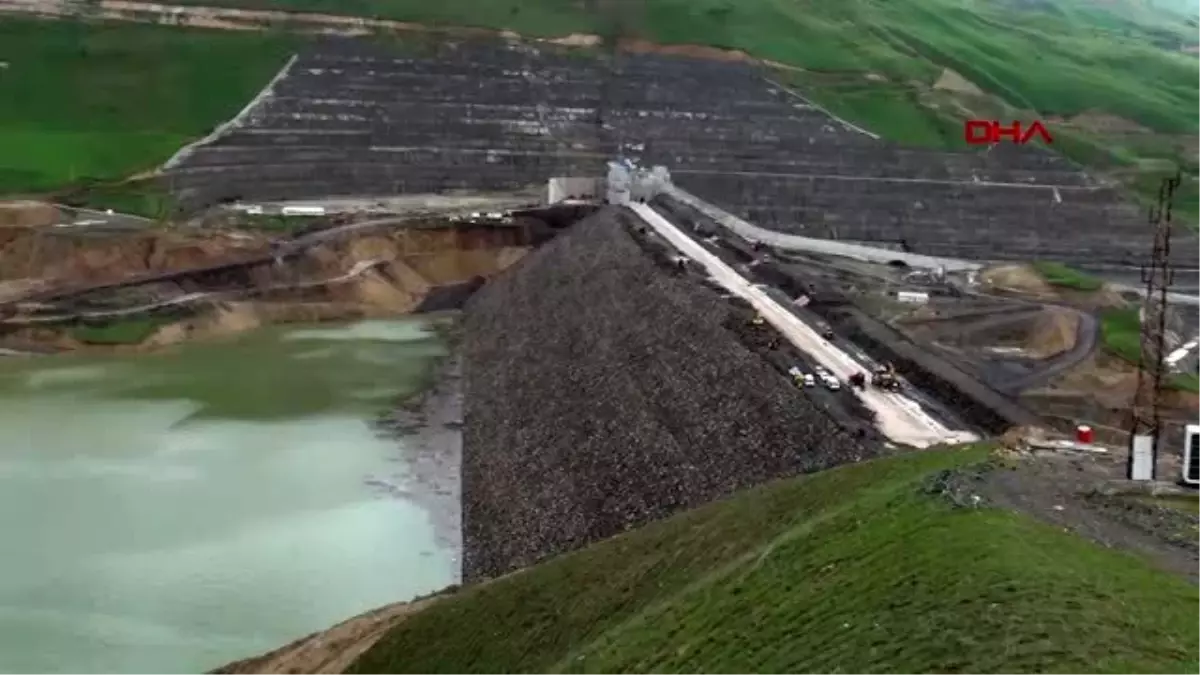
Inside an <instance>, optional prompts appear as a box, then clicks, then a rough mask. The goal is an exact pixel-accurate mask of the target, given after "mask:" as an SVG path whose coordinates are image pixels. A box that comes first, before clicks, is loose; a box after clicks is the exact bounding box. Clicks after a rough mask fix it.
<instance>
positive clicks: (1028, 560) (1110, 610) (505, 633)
mask: <svg viewBox="0 0 1200 675" xmlns="http://www.w3.org/2000/svg"><path fill="white" fill-rule="evenodd" d="M985 454H986V450H984V449H982V448H972V449H966V450H963V449H957V450H946V451H931V452H925V453H919V454H910V455H906V456H903V457H900V458H894V459H887V460H878V461H874V462H869V463H864V464H859V465H854V466H849V467H843V468H840V469H835V470H832V471H828V472H824V473H821V474H817V475H814V476H811V477H804V478H798V479H792V480H785V481H779V482H775V483H773V484H770V485H767V486H763V487H760V488H756V489H753V490H749V491H746V492H743V493H739V494H738V495H736V496H735V497H733V498H731V499H728V500H726V501H723V502H718V503H715V504H711V505H708V506H706V507H703V508H700V509H697V510H695V511H691V512H688V513H685V514H682V515H679V516H676V517H674V518H671V519H668V520H666V521H661V522H658V523H654V524H651V525H649V526H647V527H645V528H643V529H640V530H637V531H635V532H632V533H629V534H626V535H622V536H619V537H616V538H613V539H610V540H607V541H604V542H601V543H599V544H596V545H594V546H591V547H589V548H587V549H584V550H582V551H578V552H575V553H572V554H568V555H565V556H562V557H559V558H556V559H553V560H551V561H549V562H546V563H543V564H541V565H538V566H536V567H534V568H532V569H530V570H526V571H523V572H519V573H517V574H513V575H510V576H507V577H504V578H502V579H499V580H497V581H495V582H492V583H488V584H483V585H476V586H471V587H467V588H465V589H462V590H459V591H457V592H456V593H455V594H453V595H450V596H448V597H447V598H445V599H442V600H440V601H438V602H436V603H435V604H434V605H432V606H431V607H429V608H428V609H426V610H424V611H422V612H420V613H419V614H417V615H415V616H413V617H411V618H409V619H407V620H406V621H404V622H403V623H401V624H399V625H398V626H396V627H395V628H393V629H392V630H391V631H390V632H389V633H388V634H387V635H385V636H384V638H383V639H382V640H380V641H379V642H378V643H376V644H375V646H374V647H372V648H371V649H370V650H369V651H368V652H367V653H365V654H364V655H363V656H362V657H361V658H360V659H359V660H358V661H357V663H355V664H354V666H353V667H352V671H351V672H361V673H393V672H456V673H457V672H463V673H472V672H568V671H569V672H577V671H585V672H1194V671H1195V670H1196V667H1197V660H1196V655H1197V650H1198V649H1200V641H1198V639H1197V627H1198V626H1197V615H1196V604H1197V600H1198V596H1197V590H1196V588H1195V587H1194V586H1192V585H1190V584H1189V583H1188V582H1186V581H1185V580H1183V579H1181V578H1176V577H1173V576H1170V575H1168V574H1167V573H1164V572H1160V571H1157V570H1156V569H1153V568H1151V566H1150V565H1149V563H1147V562H1145V561H1143V560H1142V559H1139V558H1136V557H1134V556H1132V555H1129V554H1124V553H1118V552H1115V551H1113V550H1111V549H1105V548H1102V547H1100V546H1098V545H1095V544H1093V543H1091V542H1089V541H1085V540H1083V539H1080V538H1077V537H1076V536H1074V535H1071V534H1067V533H1065V532H1064V531H1062V530H1061V529H1058V528H1053V527H1049V526H1045V525H1042V524H1040V523H1037V522H1034V521H1032V520H1029V519H1027V518H1025V517H1023V516H1020V515H1017V514H1014V513H1011V512H1007V511H1001V510H994V509H991V508H955V507H954V506H953V505H951V503H950V502H949V500H947V499H946V498H944V497H941V496H934V495H931V494H928V493H927V492H928V491H927V490H925V489H924V488H923V486H924V485H926V484H927V482H928V477H929V476H930V475H931V474H934V473H936V472H938V471H939V470H942V469H946V468H950V467H956V466H962V465H966V464H971V463H975V462H978V461H981V460H982V459H983V458H984V456H985ZM1001 470H1003V469H1001Z"/></svg>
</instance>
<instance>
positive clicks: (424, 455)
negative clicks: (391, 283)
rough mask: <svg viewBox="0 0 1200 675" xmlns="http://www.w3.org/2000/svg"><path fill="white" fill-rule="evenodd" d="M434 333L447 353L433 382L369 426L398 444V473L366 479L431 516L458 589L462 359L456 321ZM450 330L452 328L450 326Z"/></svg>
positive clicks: (436, 324) (440, 324)
mask: <svg viewBox="0 0 1200 675" xmlns="http://www.w3.org/2000/svg"><path fill="white" fill-rule="evenodd" d="M431 323H432V327H433V330H434V332H435V333H436V334H437V335H438V337H439V339H441V340H442V341H443V342H444V343H445V344H446V348H447V354H446V355H445V356H443V357H441V358H440V359H439V361H438V363H436V364H435V365H434V366H433V367H432V368H431V369H430V375H429V382H428V383H427V385H426V386H425V387H423V388H421V389H420V390H419V391H418V392H416V393H414V394H412V395H409V396H405V397H402V398H400V399H399V400H397V401H395V402H393V403H392V404H391V405H390V406H389V407H388V409H386V410H385V411H383V412H381V413H378V414H377V415H375V416H374V417H373V418H372V419H371V420H370V421H369V424H370V425H371V426H372V427H373V428H374V429H375V431H376V433H377V434H378V435H379V436H380V437H382V438H388V439H391V440H393V441H395V443H396V447H397V453H396V454H395V455H394V456H393V457H392V458H391V459H390V461H391V462H392V463H394V464H396V465H398V466H399V467H402V468H401V470H400V471H398V472H397V473H395V474H393V475H391V476H389V477H388V479H386V480H383V479H379V478H372V479H368V480H367V483H368V485H370V486H371V487H375V488H378V489H382V490H384V491H385V492H387V493H388V494H389V495H391V496H393V497H395V498H398V499H404V500H408V501H411V502H413V503H415V504H416V505H418V506H420V507H421V508H422V509H424V510H425V511H426V513H428V514H429V518H430V522H431V524H432V525H433V528H434V535H435V541H436V543H437V545H438V547H439V548H441V549H443V550H444V551H446V552H448V553H450V555H451V559H452V560H453V561H454V564H455V569H454V575H453V576H454V582H453V583H454V584H458V583H461V582H462V559H463V537H462V448H463V392H462V355H461V352H460V351H459V348H458V341H457V339H456V331H457V329H458V326H459V324H458V320H457V318H450V320H449V321H447V320H445V319H444V318H440V317H439V319H435V320H433V321H432V322H431ZM447 324H450V325H447Z"/></svg>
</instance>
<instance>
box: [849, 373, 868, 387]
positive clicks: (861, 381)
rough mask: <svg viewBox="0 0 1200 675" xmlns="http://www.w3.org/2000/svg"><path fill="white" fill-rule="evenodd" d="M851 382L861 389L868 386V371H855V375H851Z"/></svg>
mask: <svg viewBox="0 0 1200 675" xmlns="http://www.w3.org/2000/svg"><path fill="white" fill-rule="evenodd" d="M850 384H852V385H854V386H855V387H857V388H859V389H863V388H865V387H866V386H867V375H866V373H854V374H853V375H851V376H850Z"/></svg>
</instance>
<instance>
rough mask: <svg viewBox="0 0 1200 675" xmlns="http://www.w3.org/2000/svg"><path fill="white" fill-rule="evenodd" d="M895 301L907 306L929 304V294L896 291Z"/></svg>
mask: <svg viewBox="0 0 1200 675" xmlns="http://www.w3.org/2000/svg"><path fill="white" fill-rule="evenodd" d="M896 299H897V300H899V301H900V302H903V303H906V304H909V305H924V304H925V303H927V302H929V294H928V293H923V292H921V291H896Z"/></svg>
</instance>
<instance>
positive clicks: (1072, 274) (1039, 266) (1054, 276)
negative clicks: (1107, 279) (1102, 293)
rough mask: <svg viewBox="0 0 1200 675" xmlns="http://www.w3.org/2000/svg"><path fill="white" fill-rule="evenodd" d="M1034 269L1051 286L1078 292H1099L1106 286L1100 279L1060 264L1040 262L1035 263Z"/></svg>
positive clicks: (1047, 261)
mask: <svg viewBox="0 0 1200 675" xmlns="http://www.w3.org/2000/svg"><path fill="white" fill-rule="evenodd" d="M1033 268H1034V269H1035V270H1037V272H1038V274H1040V275H1042V278H1043V279H1045V280H1046V282H1047V283H1049V284H1050V285H1051V286H1058V287H1060V288H1070V289H1073V290H1076V291H1098V290H1100V287H1101V286H1103V285H1104V282H1102V281H1101V280H1100V279H1097V278H1096V277H1094V276H1092V275H1090V274H1087V273H1086V272H1081V271H1079V270H1077V269H1075V268H1073V267H1069V266H1067V265H1064V264H1062V263H1059V262H1053V261H1049V260H1038V261H1035V262H1034V263H1033Z"/></svg>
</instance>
